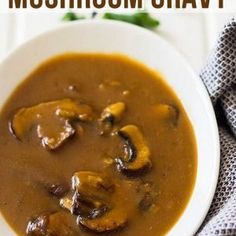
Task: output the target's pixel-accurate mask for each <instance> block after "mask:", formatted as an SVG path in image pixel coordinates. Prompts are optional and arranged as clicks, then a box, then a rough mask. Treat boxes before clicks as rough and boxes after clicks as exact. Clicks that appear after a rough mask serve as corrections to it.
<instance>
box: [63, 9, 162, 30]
mask: <svg viewBox="0 0 236 236" xmlns="http://www.w3.org/2000/svg"><path fill="white" fill-rule="evenodd" d="M96 16H97V12H93V13H92V15H91V18H92V19H93V18H96ZM102 18H103V19H109V20H117V21H124V22H128V23H131V24H134V25H138V26H141V27H144V28H148V29H154V28H156V27H157V26H159V25H160V22H159V21H158V20H157V19H155V18H153V17H152V16H151V15H150V14H149V13H147V12H137V13H135V14H131V15H128V14H115V13H105V14H104V15H103V17H102ZM81 19H85V17H83V16H78V15H77V14H75V13H74V12H72V11H69V12H67V13H66V14H65V16H64V17H63V20H64V21H75V20H81Z"/></svg>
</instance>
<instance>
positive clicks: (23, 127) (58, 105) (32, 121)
mask: <svg viewBox="0 0 236 236" xmlns="http://www.w3.org/2000/svg"><path fill="white" fill-rule="evenodd" d="M91 119H92V109H91V108H90V107H89V106H87V105H82V104H80V103H78V102H76V101H74V100H71V99H62V100H57V101H53V102H46V103H41V104H39V105H36V106H32V107H28V108H22V109H20V110H19V111H18V112H17V113H16V114H15V115H14V117H13V120H12V122H11V124H10V128H11V131H12V133H13V134H14V136H15V137H17V138H18V139H19V140H21V141H22V140H24V138H25V137H26V136H27V134H28V133H29V132H30V130H31V129H32V128H33V129H36V130H37V135H38V138H39V139H40V140H41V143H42V145H43V146H44V147H45V148H47V149H49V150H55V149H57V148H58V147H59V146H61V145H62V144H63V143H64V142H65V141H66V140H67V139H68V138H70V137H71V136H73V135H74V134H75V129H74V128H73V127H72V125H71V121H73V120H80V121H90V120H91Z"/></svg>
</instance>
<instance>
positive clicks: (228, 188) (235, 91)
mask: <svg viewBox="0 0 236 236" xmlns="http://www.w3.org/2000/svg"><path fill="white" fill-rule="evenodd" d="M200 77H201V79H202V80H203V82H204V84H205V86H206V87H207V90H208V92H209V95H210V97H211V100H212V103H213V105H214V108H215V112H216V116H217V120H218V125H219V132H220V144H221V165H220V174H219V180H218V185H217V189H216V193H215V196H214V200H213V202H212V205H211V208H210V210H209V212H208V214H207V217H206V219H205V221H204V223H203V225H202V226H201V228H200V230H199V232H198V233H197V235H199V236H208V235H222V236H236V19H232V20H231V22H230V23H229V24H227V25H226V26H225V27H224V29H223V31H222V33H221V34H220V37H219V39H218V41H217V44H216V47H215V48H214V50H213V52H212V54H211V56H210V57H209V59H208V61H207V63H206V65H205V66H204V68H203V70H202V72H201V73H200Z"/></svg>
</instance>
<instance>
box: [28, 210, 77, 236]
mask: <svg viewBox="0 0 236 236" xmlns="http://www.w3.org/2000/svg"><path fill="white" fill-rule="evenodd" d="M70 217H71V216H70V215H69V214H68V213H66V212H57V213H54V214H42V215H40V216H38V217H37V218H35V219H33V220H32V221H30V222H29V224H28V226H27V229H26V234H27V235H30V236H54V235H55V236H65V235H68V236H72V235H75V232H74V230H73V229H72V227H71V226H70Z"/></svg>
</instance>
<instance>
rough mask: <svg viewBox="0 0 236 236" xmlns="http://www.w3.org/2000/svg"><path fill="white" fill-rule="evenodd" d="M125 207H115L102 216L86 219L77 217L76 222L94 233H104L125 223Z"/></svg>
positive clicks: (121, 226)
mask: <svg viewBox="0 0 236 236" xmlns="http://www.w3.org/2000/svg"><path fill="white" fill-rule="evenodd" d="M127 221H128V219H127V215H126V213H125V209H122V210H120V209H119V208H115V209H113V210H111V211H109V212H108V213H107V214H105V215H103V216H102V217H98V218H95V219H88V218H82V217H78V218H77V222H78V223H79V224H80V225H82V226H84V227H86V228H87V229H89V230H92V231H94V232H96V233H104V232H109V231H114V230H118V229H121V228H123V227H124V226H125V225H126V224H127Z"/></svg>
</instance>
